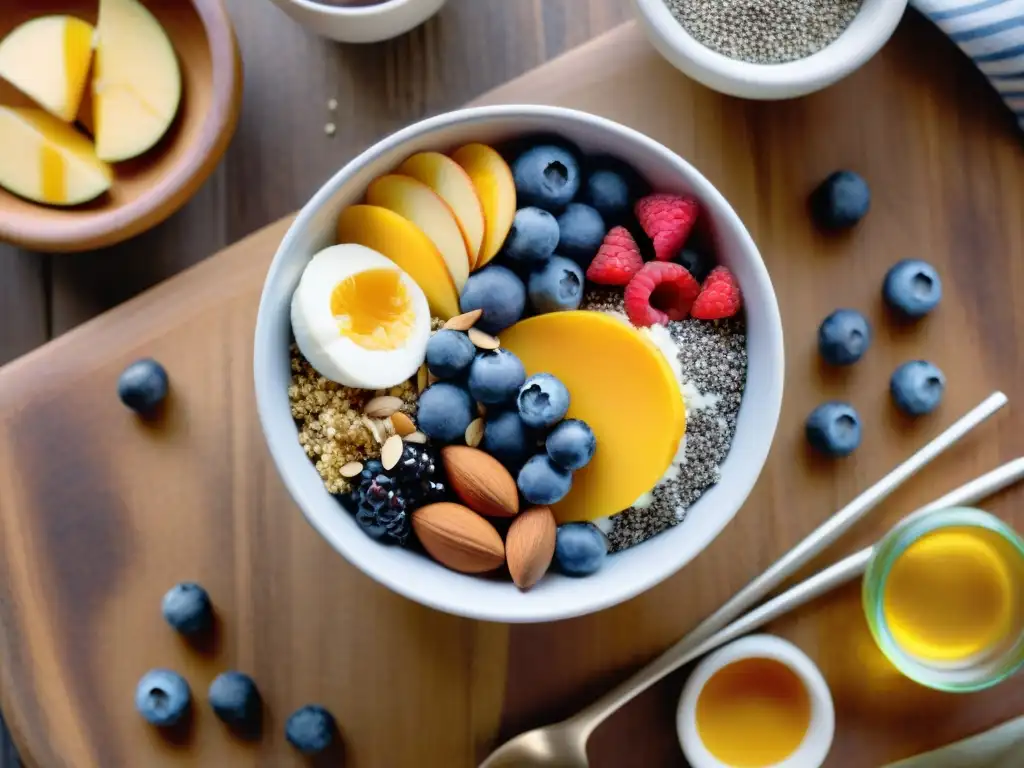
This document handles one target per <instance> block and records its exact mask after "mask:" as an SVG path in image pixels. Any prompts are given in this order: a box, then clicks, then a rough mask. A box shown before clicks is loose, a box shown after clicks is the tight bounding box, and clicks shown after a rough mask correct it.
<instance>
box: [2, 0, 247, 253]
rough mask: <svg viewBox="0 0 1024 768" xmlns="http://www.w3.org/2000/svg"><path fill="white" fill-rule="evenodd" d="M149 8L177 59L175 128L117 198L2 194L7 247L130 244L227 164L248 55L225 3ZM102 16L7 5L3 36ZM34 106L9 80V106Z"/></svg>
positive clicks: (42, 3) (5, 100)
mask: <svg viewBox="0 0 1024 768" xmlns="http://www.w3.org/2000/svg"><path fill="white" fill-rule="evenodd" d="M143 2H144V4H145V5H146V7H147V8H149V10H151V11H152V12H153V14H154V15H155V16H156V17H157V18H158V19H159V20H160V23H161V24H163V26H164V29H166V30H167V34H168V36H169V37H170V39H171V42H172V43H173V45H174V49H175V51H176V53H177V54H178V62H179V64H180V66H181V75H182V90H183V96H182V102H181V106H180V108H179V111H178V115H177V117H176V118H175V121H174V124H173V125H172V126H171V128H170V130H168V132H167V134H166V135H165V136H164V137H163V138H162V139H161V140H160V142H159V143H158V144H157V145H156V146H155V147H154V148H153V149H151V150H150V151H149V152H147V153H145V154H144V155H142V156H141V157H138V158H135V159H133V160H130V161H127V162H124V163H117V164H116V166H115V176H116V178H115V181H114V184H113V186H112V187H111V188H110V190H109V191H108V192H106V193H105V194H104V195H102V196H101V197H99V198H97V199H96V200H94V201H92V202H90V203H86V204H85V205H80V206H76V207H73V208H57V207H50V206H45V205H40V204H37V203H33V202H30V201H28V200H24V199H22V198H20V197H17V196H15V195H12V194H11V193H9V192H7V191H6V190H3V189H0V240H6V241H8V242H11V243H14V244H16V245H20V246H23V247H25V248H30V249H33V250H39V251H63V252H70V251H84V250H90V249H93V248H101V247H104V246H108V245H113V244H114V243H118V242H121V241H122V240H127V239H128V238H130V237H133V236H135V235H137V234H139V233H140V232H143V231H145V230H147V229H149V228H150V227H152V226H154V225H156V224H158V223H160V222H161V221H163V220H164V219H166V218H167V217H168V216H170V215H171V214H172V213H174V211H176V210H177V209H178V208H180V207H181V206H182V205H184V203H185V202H186V201H187V200H188V199H189V197H191V196H192V195H193V194H194V193H195V191H196V190H197V189H198V188H199V186H200V185H201V184H202V183H203V182H204V181H205V180H206V178H207V177H208V176H209V175H210V173H211V172H212V171H213V169H214V168H215V167H216V165H217V163H218V162H219V161H220V158H221V156H222V155H223V154H224V151H225V150H226V149H227V146H228V143H229V142H230V141H231V137H232V135H233V134H234V131H235V125H236V124H237V122H238V114H239V110H240V107H241V97H242V63H241V57H240V56H239V52H238V43H237V41H236V39H235V33H234V29H233V28H232V26H231V19H230V18H229V17H228V13H227V9H226V8H225V7H224V3H223V0H143ZM97 8H98V0H4V2H3V3H0V38H2V37H3V36H5V35H6V34H7V33H8V32H10V31H11V30H12V29H14V27H16V26H17V25H19V24H21V23H23V22H25V21H27V20H28V19H31V18H34V17H36V16H43V15H46V14H53V13H67V14H72V15H75V16H78V17H80V18H82V19H85V20H86V21H89V22H90V23H95V22H96V12H97ZM86 101H88V95H87V96H86ZM27 103H29V102H28V100H27V99H26V97H24V96H23V95H21V94H20V93H19V92H18V91H16V90H15V89H14V88H13V87H12V86H10V85H9V84H7V83H6V82H4V81H2V80H0V104H8V105H10V104H14V105H24V104H27ZM88 106H89V105H88V104H86V105H84V108H88Z"/></svg>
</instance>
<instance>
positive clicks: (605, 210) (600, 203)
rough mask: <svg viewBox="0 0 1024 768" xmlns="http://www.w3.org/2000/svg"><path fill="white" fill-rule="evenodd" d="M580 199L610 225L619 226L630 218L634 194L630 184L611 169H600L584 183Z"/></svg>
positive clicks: (592, 173)
mask: <svg viewBox="0 0 1024 768" xmlns="http://www.w3.org/2000/svg"><path fill="white" fill-rule="evenodd" d="M580 199H581V200H582V201H583V202H584V203H586V204H587V205H590V206H592V207H593V208H595V209H596V210H597V212H598V213H599V214H601V218H603V219H604V220H605V222H606V223H608V224H618V223H620V222H622V221H623V220H625V219H626V218H628V217H629V214H630V210H631V208H632V205H631V204H632V193H631V190H630V185H629V182H628V181H627V180H626V178H625V177H624V176H623V175H622V174H621V173H618V172H617V171H614V170H612V169H611V168H598V169H597V170H595V171H593V172H591V174H590V175H589V176H587V178H586V180H585V181H584V182H583V189H582V190H581V193H580Z"/></svg>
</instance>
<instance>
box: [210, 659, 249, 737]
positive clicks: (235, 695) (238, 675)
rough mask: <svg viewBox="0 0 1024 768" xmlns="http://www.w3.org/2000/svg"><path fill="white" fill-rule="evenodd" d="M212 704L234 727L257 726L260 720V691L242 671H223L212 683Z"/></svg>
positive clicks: (221, 717) (214, 709)
mask: <svg viewBox="0 0 1024 768" xmlns="http://www.w3.org/2000/svg"><path fill="white" fill-rule="evenodd" d="M208 696H209V699H210V706H211V707H212V708H213V711H214V713H215V714H216V715H217V717H219V718H220V719H221V720H222V721H223V722H225V723H226V724H228V725H229V726H231V727H232V728H251V727H255V726H256V725H257V724H258V723H259V720H260V711H261V709H262V704H261V701H260V692H259V690H258V689H257V688H256V683H255V682H253V679H252V678H251V677H249V676H248V675H246V674H243V673H242V672H234V671H230V672H222V673H221V674H219V675H217V677H215V678H214V680H213V682H212V683H210V691H209V694H208Z"/></svg>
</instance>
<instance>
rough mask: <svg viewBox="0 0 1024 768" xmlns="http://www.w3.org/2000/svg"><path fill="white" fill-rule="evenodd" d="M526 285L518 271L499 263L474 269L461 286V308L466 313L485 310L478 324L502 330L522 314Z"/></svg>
mask: <svg viewBox="0 0 1024 768" xmlns="http://www.w3.org/2000/svg"><path fill="white" fill-rule="evenodd" d="M525 307H526V287H525V286H524V285H523V281H522V280H520V279H519V278H518V277H517V276H516V273H515V272H513V271H512V270H511V269H509V268H508V267H500V266H498V265H496V264H492V265H490V266H487V267H484V268H483V269H481V270H480V271H479V272H474V273H473V274H472V275H470V276H469V279H468V280H466V284H465V285H464V286H463V287H462V296H461V297H459V308H460V309H461V310H462V311H463V312H471V311H473V310H474V309H480V310H483V314H482V315H481V316H480V319H479V320H477V323H476V326H477V327H478V328H479V329H480V330H481V331H486V332H487V333H499V332H501V331H503V330H505V329H506V328H508V327H509V326H510V325H512V323H514V322H516V321H517V320H518V319H519V318H520V317H522V316H523V309H524V308H525Z"/></svg>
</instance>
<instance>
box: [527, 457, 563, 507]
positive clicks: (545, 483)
mask: <svg viewBox="0 0 1024 768" xmlns="http://www.w3.org/2000/svg"><path fill="white" fill-rule="evenodd" d="M516 485H518V486H519V492H520V493H521V494H523V498H524V499H526V500H527V501H528V502H529V503H530V504H554V503H555V502H556V501H561V500H562V499H564V498H565V495H566V494H567V493H569V490H570V489H571V488H572V472H570V471H569V470H567V469H562V468H561V467H560V466H558V465H557V464H555V463H554V462H553V461H551V459H550V458H549V457H548V456H547V454H543V453H539V454H537V455H536V456H531V457H530V458H529V459H528V460H527V462H526V463H525V464H524V465H523V468H522V469H520V470H519V477H518V478H517V479H516Z"/></svg>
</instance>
